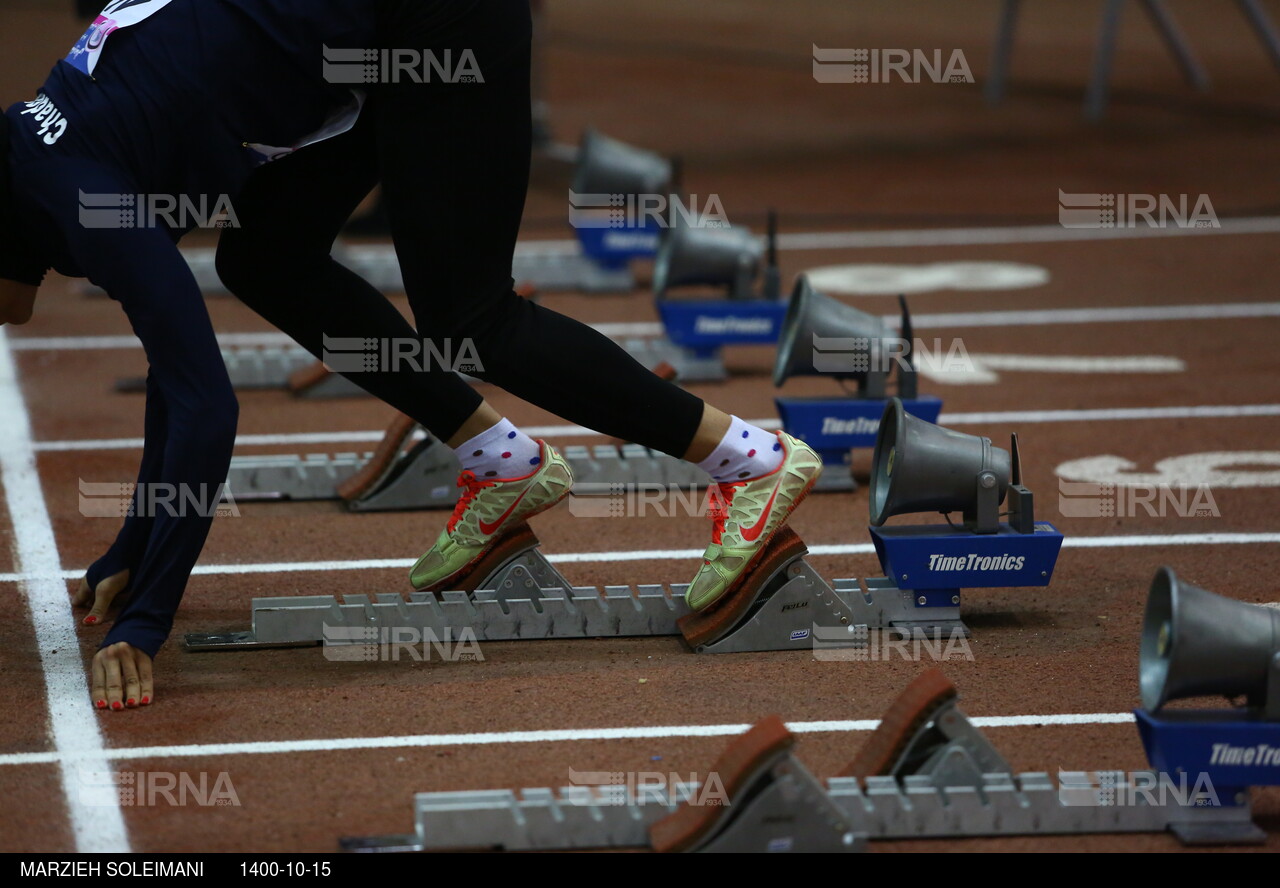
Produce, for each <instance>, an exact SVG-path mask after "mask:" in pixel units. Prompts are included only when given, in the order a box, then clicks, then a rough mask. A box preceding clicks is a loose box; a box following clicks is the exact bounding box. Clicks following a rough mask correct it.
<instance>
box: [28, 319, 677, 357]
mask: <svg viewBox="0 0 1280 888" xmlns="http://www.w3.org/2000/svg"><path fill="white" fill-rule="evenodd" d="M589 326H591V327H592V328H593V329H595V330H597V331H599V332H600V333H603V334H604V335H605V336H609V337H613V338H617V339H625V338H628V337H645V336H657V335H659V334H660V333H662V331H663V327H662V325H661V324H659V323H658V322H657V321H618V322H611V323H603V324H591V325H589ZM9 344H10V347H11V348H12V349H13V350H14V351H86V350H87V351H102V350H109V349H129V348H141V347H142V343H141V342H139V341H138V337H136V336H25V337H21V338H19V337H15V338H13V339H11V340H9ZM218 345H219V346H221V347H222V348H267V349H276V348H284V349H294V348H299V347H300V346H298V344H297V343H295V342H294V341H293V340H292V339H290V338H289V336H287V335H286V334H284V333H276V332H265V333H219V334H218Z"/></svg>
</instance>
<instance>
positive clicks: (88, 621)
mask: <svg viewBox="0 0 1280 888" xmlns="http://www.w3.org/2000/svg"><path fill="white" fill-rule="evenodd" d="M128 585H129V569H128V568H125V569H124V570H122V571H120V573H118V574H116V575H115V576H111V577H107V578H106V579H105V580H102V581H101V582H99V583H98V588H97V591H96V592H91V591H90V590H89V581H88V580H87V579H83V578H82V579H81V580H80V588H78V589H76V594H75V596H74V597H72V599H71V605H72V607H88V606H89V601H90V599H92V601H93V608H92V610H90V611H89V615H88V616H87V617H85V618H84V624H85V625H86V626H94V625H98V624H101V623H102V622H103V621H105V620H106V618H107V609H108V608H110V607H111V602H113V601H115V598H116V596H117V595H119V594H120V593H121V592H123V591H124V588H125V587H126V586H128Z"/></svg>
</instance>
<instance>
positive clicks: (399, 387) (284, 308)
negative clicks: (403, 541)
mask: <svg viewBox="0 0 1280 888" xmlns="http://www.w3.org/2000/svg"><path fill="white" fill-rule="evenodd" d="M374 115H375V112H374V110H373V109H372V108H366V109H365V113H364V114H363V115H362V117H361V120H360V122H359V123H357V125H356V127H355V128H354V129H353V130H352V131H351V132H349V133H346V134H344V135H342V136H339V137H337V138H335V139H331V140H329V141H327V142H321V143H320V144H318V145H313V146H310V147H308V148H304V149H302V150H301V151H298V152H297V153H296V154H293V155H291V156H289V157H285V158H283V159H281V160H278V161H276V162H274V163H271V164H268V165H267V166H265V167H263V168H262V169H260V170H257V171H256V172H255V173H254V174H253V176H252V177H251V178H250V180H249V183H248V184H247V185H246V187H245V189H244V191H243V192H242V194H241V195H240V196H239V197H238V198H237V199H236V201H235V208H236V217H237V220H238V222H239V223H240V227H239V228H233V229H227V230H225V231H224V232H223V233H222V238H221V240H220V242H219V244H218V274H219V276H220V277H221V278H222V281H223V283H224V284H226V286H227V288H228V289H229V290H230V291H231V292H232V293H234V294H235V295H236V296H237V297H239V298H240V300H241V301H243V302H244V303H245V304H246V305H248V306H249V307H250V308H252V309H253V310H254V311H256V312H257V313H258V314H260V315H261V316H262V317H264V318H265V319H266V320H268V321H270V322H271V323H272V324H274V325H275V326H276V327H278V328H279V329H281V330H283V331H284V332H285V333H287V334H288V335H289V336H290V337H292V338H293V339H294V340H295V341H296V342H297V343H298V344H300V345H301V346H303V347H304V348H305V349H307V350H308V351H309V352H311V353H312V354H313V355H315V356H316V357H317V358H319V357H320V356H321V353H322V351H323V348H324V337H325V336H330V337H344V338H356V337H359V338H370V339H378V340H392V339H397V340H401V341H408V340H412V339H417V338H418V334H417V333H416V332H415V331H414V329H413V327H412V326H411V325H410V324H409V322H408V321H406V320H405V318H404V316H403V315H401V314H400V312H399V311H398V310H397V309H396V307H395V306H394V305H392V304H391V302H390V301H389V300H388V299H387V298H386V296H384V295H383V294H382V293H380V292H378V290H376V289H375V288H374V287H373V286H372V285H370V284H369V283H368V282H367V281H365V280H364V279H363V278H361V277H360V276H359V275H357V274H355V273H354V272H352V271H351V270H350V269H347V268H345V267H343V266H342V265H341V264H340V263H338V262H337V261H335V260H334V259H333V258H332V257H331V256H330V250H331V249H332V247H333V242H334V239H335V238H336V237H337V235H338V232H339V231H340V230H341V229H342V226H343V224H344V223H345V222H346V221H347V219H348V218H349V217H350V215H351V212H352V211H353V210H354V209H355V207H356V206H357V205H358V204H359V203H360V201H361V200H363V199H364V197H365V196H366V195H367V194H368V193H369V191H370V189H372V187H373V185H374V184H375V183H376V182H377V180H378V164H377V153H376V149H375V146H374V141H373V134H374V129H375V126H374ZM348 378H349V379H351V380H352V381H353V382H355V383H356V384H357V385H359V386H361V387H362V388H364V389H365V391H367V392H369V393H370V394H372V395H375V396H376V397H378V398H381V399H382V400H384V401H386V402H387V403H389V404H391V405H392V406H393V407H395V408H396V409H397V410H399V411H401V412H402V413H405V414H407V415H409V416H411V417H413V418H414V419H416V420H418V421H419V422H421V423H423V424H424V425H426V426H427V428H429V429H431V430H432V431H433V432H434V431H436V427H437V425H440V424H443V426H444V427H445V428H446V429H447V428H448V427H449V426H451V425H460V424H461V423H462V422H463V421H464V420H465V419H466V418H467V417H468V416H470V415H472V414H473V413H474V412H475V411H476V408H477V407H478V406H479V405H480V403H481V398H480V396H479V395H478V394H476V392H475V391H474V390H473V389H472V388H471V387H470V386H468V385H467V384H466V383H465V382H463V381H462V380H461V379H459V378H458V377H457V376H456V375H454V374H426V373H418V372H411V371H406V372H383V371H377V372H365V373H352V374H350V375H349V376H348ZM442 417H443V420H442V419H441V418H442Z"/></svg>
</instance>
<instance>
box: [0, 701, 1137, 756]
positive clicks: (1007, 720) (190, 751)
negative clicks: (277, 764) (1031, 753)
mask: <svg viewBox="0 0 1280 888" xmlns="http://www.w3.org/2000/svg"><path fill="white" fill-rule="evenodd" d="M970 720H971V721H972V722H973V723H974V725H975V726H977V727H979V728H1013V727H1029V726H1035V727H1040V726H1045V727H1060V726H1072V725H1121V724H1129V723H1131V722H1132V721H1133V715H1132V714H1131V713H1128V712H1088V713H1067V714H1062V715H995V716H978V717H976V718H971V719H970ZM879 724H880V722H879V720H877V719H854V720H843V721H801V722H787V728H788V729H789V730H791V731H792V732H794V733H797V734H841V733H853V732H859V731H874V730H875V729H876V727H877V726H878V725H879ZM750 727H751V726H750V725H748V724H741V725H654V726H650V727H639V728H580V729H574V730H562V731H501V732H499V731H494V732H490V733H484V734H411V735H406V736H399V737H395V736H392V737H333V738H329V739H324V740H260V741H246V742H241V743H193V744H189V745H185V746H137V747H119V748H116V749H112V750H111V756H112V758H114V759H117V760H125V759H149V758H190V757H193V756H199V757H206V756H219V755H273V754H280V753H297V752H333V751H335V750H347V749H405V748H414V747H419V748H420V747H432V746H497V745H502V744H509V743H574V742H578V741H583V740H653V739H665V738H671V737H725V736H732V735H735V734H741V733H743V732H744V731H746V730H747V729H748V728H750ZM69 760H70V761H74V760H76V756H75V755H74V754H73V753H57V752H13V753H7V754H5V755H0V765H35V764H46V763H50V762H55V761H69Z"/></svg>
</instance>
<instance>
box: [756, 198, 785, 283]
mask: <svg viewBox="0 0 1280 888" xmlns="http://www.w3.org/2000/svg"><path fill="white" fill-rule="evenodd" d="M764 251H765V266H764V288H763V292H762V293H761V294H760V297H761V298H762V299H768V300H771V301H773V302H777V301H778V300H779V299H781V298H782V277H781V275H780V273H779V272H778V213H777V211H776V210H774V209H773V208H772V207H770V208H769V213H768V216H767V219H766V222H765V235H764Z"/></svg>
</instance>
